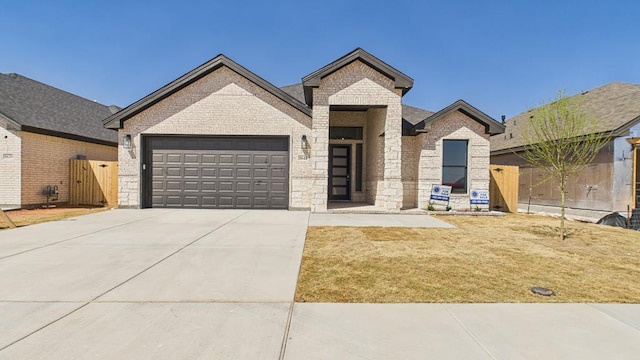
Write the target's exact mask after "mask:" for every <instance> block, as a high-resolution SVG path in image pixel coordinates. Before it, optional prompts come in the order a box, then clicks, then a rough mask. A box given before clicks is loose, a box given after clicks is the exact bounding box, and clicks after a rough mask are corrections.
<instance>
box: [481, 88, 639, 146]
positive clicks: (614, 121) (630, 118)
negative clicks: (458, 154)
mask: <svg viewBox="0 0 640 360" xmlns="http://www.w3.org/2000/svg"><path fill="white" fill-rule="evenodd" d="M572 98H578V99H579V100H580V101H581V102H582V106H583V108H584V110H585V111H588V112H589V113H590V114H592V115H593V116H594V118H595V119H597V123H596V124H595V129H594V130H595V132H596V133H606V132H612V135H613V136H628V135H629V129H630V128H631V126H633V125H635V124H636V123H638V122H640V85H638V84H628V83H620V82H614V83H610V84H607V85H604V86H601V87H599V88H596V89H593V90H589V91H585V92H583V93H581V94H577V95H574V96H572ZM534 112H535V109H531V110H528V111H525V112H523V113H521V114H519V115H516V116H514V117H512V118H510V119H508V120H507V121H506V123H505V125H506V130H505V133H504V135H497V136H492V137H491V152H492V153H493V154H500V153H506V152H511V151H512V150H518V149H520V148H521V147H522V146H524V145H525V141H524V139H523V137H522V133H523V131H524V130H525V129H526V126H525V125H526V123H527V122H528V121H529V119H531V117H532V116H533V114H534ZM581 135H584V134H581Z"/></svg>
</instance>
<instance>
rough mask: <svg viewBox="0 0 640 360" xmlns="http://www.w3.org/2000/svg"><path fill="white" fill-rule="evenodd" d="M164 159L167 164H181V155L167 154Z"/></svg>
mask: <svg viewBox="0 0 640 360" xmlns="http://www.w3.org/2000/svg"><path fill="white" fill-rule="evenodd" d="M165 159H166V160H165V161H166V163H167V164H182V154H175V153H173V154H167V155H166V158H165Z"/></svg>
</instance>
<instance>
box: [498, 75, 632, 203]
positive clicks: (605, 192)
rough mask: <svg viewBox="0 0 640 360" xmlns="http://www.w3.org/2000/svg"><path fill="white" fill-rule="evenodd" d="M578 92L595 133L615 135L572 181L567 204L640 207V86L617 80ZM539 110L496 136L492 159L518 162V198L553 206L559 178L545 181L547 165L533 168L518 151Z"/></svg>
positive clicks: (527, 113) (508, 123)
mask: <svg viewBox="0 0 640 360" xmlns="http://www.w3.org/2000/svg"><path fill="white" fill-rule="evenodd" d="M573 97H574V98H577V100H579V101H580V102H581V104H582V108H583V109H584V111H586V112H589V113H590V114H591V115H593V116H594V118H595V119H596V120H597V123H596V127H595V132H596V133H602V134H607V136H608V137H610V139H611V140H610V141H609V143H608V144H607V145H606V146H605V147H604V148H603V149H602V150H601V151H600V152H599V153H598V154H597V156H596V158H595V160H594V161H593V162H592V163H591V164H590V165H589V166H588V167H586V168H585V170H584V171H583V172H582V173H580V174H579V175H578V176H575V177H573V178H570V179H569V180H568V182H567V186H568V191H567V193H566V205H567V207H569V208H574V209H582V210H597V211H607V212H610V211H620V212H624V213H625V214H626V211H627V206H630V207H631V208H637V207H639V206H640V203H639V201H640V197H639V195H640V186H638V185H639V184H638V183H637V182H638V181H640V176H639V175H640V173H638V166H637V161H638V159H640V157H638V145H639V144H640V85H637V84H627V83H620V82H614V83H610V84H607V85H604V86H602V87H599V88H596V89H593V90H589V91H585V92H583V93H580V94H577V95H574V96H573ZM534 113H535V109H532V110H528V111H525V112H523V113H521V114H519V115H517V116H515V117H513V118H511V119H508V120H507V121H506V122H505V125H506V130H505V132H504V134H500V135H495V136H492V137H491V163H492V164H500V165H519V166H520V180H519V189H518V191H519V199H518V201H519V203H521V204H522V206H525V205H524V204H529V202H530V204H531V205H538V206H541V207H543V209H544V208H546V209H548V210H550V211H553V210H554V208H558V207H559V206H560V189H559V186H558V184H557V182H554V181H546V182H543V181H542V180H544V179H545V178H546V177H547V176H546V175H545V174H544V172H543V170H542V169H538V168H532V167H531V166H529V165H527V164H526V162H525V161H524V160H523V159H522V158H520V157H519V156H518V155H517V153H519V152H521V151H522V149H523V146H524V145H525V142H524V140H523V138H522V132H523V130H524V129H525V125H526V123H527V122H528V121H529V119H531V118H532V116H533V114H534Z"/></svg>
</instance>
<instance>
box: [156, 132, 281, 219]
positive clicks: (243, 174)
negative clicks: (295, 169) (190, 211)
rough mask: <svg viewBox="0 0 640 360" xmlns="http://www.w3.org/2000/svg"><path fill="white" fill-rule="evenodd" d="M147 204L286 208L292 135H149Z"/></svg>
mask: <svg viewBox="0 0 640 360" xmlns="http://www.w3.org/2000/svg"><path fill="white" fill-rule="evenodd" d="M143 146H144V147H145V154H146V159H145V164H144V165H143V173H144V179H145V181H144V184H145V185H144V191H143V196H144V199H143V201H144V204H145V207H172V208H179V207H188V208H256V209H286V208H287V207H288V204H289V196H288V194H289V186H288V184H289V139H288V138H287V137H266V136H225V137H222V136H146V137H144V145H143Z"/></svg>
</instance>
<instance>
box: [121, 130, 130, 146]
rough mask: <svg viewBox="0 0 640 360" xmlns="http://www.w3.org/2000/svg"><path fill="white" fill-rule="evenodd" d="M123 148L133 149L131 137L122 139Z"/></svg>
mask: <svg viewBox="0 0 640 360" xmlns="http://www.w3.org/2000/svg"><path fill="white" fill-rule="evenodd" d="M122 147H123V148H125V149H131V135H130V134H127V135H125V136H123V137H122Z"/></svg>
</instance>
